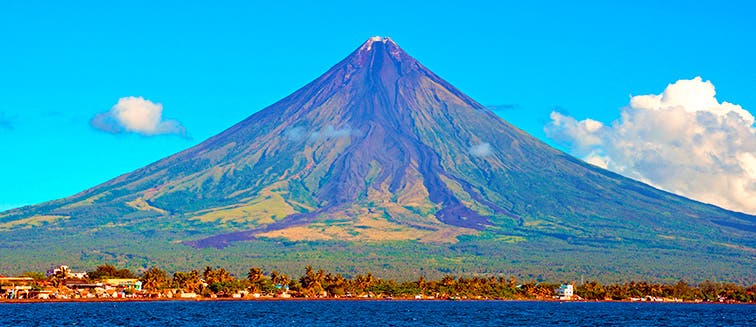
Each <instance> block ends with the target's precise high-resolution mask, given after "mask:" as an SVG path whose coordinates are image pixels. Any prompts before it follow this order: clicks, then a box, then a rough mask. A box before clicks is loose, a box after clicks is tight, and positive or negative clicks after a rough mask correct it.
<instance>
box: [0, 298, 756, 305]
mask: <svg viewBox="0 0 756 327" xmlns="http://www.w3.org/2000/svg"><path fill="white" fill-rule="evenodd" d="M286 301H295V302H296V301H332V302H346V301H355V302H386V301H389V302H390V301H394V302H397V301H398V302H558V303H651V304H717V305H733V304H743V305H756V303H752V302H697V301H682V302H671V301H667V302H664V301H622V300H618V301H598V300H590V301H584V300H583V301H578V300H576V301H562V300H551V299H458V300H451V299H409V298H380V299H376V298H274V297H271V298H268V297H265V298H195V299H182V298H106V299H49V300H42V299H21V300H15V299H14V300H8V299H0V305H2V304H31V303H123V302H286Z"/></svg>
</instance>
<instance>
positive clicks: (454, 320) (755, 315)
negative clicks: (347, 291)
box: [0, 301, 756, 326]
mask: <svg viewBox="0 0 756 327" xmlns="http://www.w3.org/2000/svg"><path fill="white" fill-rule="evenodd" d="M551 324H558V325H581V326H756V306H755V305H718V304H680V303H674V304H672V303H669V304H665V303H559V302H510V301H485V302H483V301H476V302H466V301H460V302H445V301H234V302H209V301H206V302H178V301H176V302H117V303H112V302H111V303H108V302H104V303H22V304H0V326H130V325H138V326H281V325H283V326H292V325H294V326H470V325H474V326H509V325H528V326H544V325H551Z"/></svg>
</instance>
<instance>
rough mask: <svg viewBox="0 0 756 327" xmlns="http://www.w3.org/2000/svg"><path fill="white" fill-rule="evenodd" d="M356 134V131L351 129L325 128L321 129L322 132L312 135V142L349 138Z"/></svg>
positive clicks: (329, 126)
mask: <svg viewBox="0 0 756 327" xmlns="http://www.w3.org/2000/svg"><path fill="white" fill-rule="evenodd" d="M353 133H354V131H353V130H352V129H351V128H349V127H342V128H338V129H337V128H334V127H333V126H331V125H328V126H326V127H325V128H323V129H321V130H320V131H315V132H312V134H310V139H311V140H328V139H335V138H340V137H347V136H350V135H352V134H353Z"/></svg>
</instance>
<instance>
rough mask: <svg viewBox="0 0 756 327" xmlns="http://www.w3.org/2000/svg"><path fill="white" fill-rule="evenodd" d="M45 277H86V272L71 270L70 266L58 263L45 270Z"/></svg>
mask: <svg viewBox="0 0 756 327" xmlns="http://www.w3.org/2000/svg"><path fill="white" fill-rule="evenodd" d="M46 275H47V277H51V276H61V275H62V276H63V277H64V278H78V279H85V278H87V273H86V272H72V271H71V268H70V267H68V266H66V265H60V266H57V267H53V268H50V269H49V270H47V274H46Z"/></svg>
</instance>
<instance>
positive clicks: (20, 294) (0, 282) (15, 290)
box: [0, 277, 34, 299]
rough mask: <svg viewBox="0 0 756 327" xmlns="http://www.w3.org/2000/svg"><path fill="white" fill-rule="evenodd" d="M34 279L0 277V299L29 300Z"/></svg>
mask: <svg viewBox="0 0 756 327" xmlns="http://www.w3.org/2000/svg"><path fill="white" fill-rule="evenodd" d="M32 283H34V278H31V277H0V298H7V299H28V298H29V292H30V291H32Z"/></svg>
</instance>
